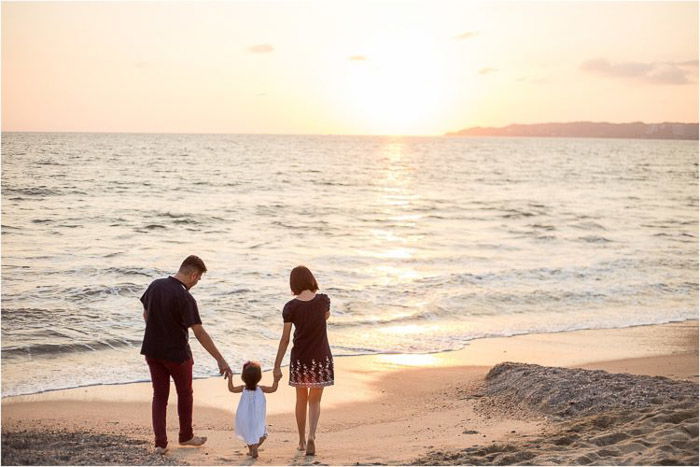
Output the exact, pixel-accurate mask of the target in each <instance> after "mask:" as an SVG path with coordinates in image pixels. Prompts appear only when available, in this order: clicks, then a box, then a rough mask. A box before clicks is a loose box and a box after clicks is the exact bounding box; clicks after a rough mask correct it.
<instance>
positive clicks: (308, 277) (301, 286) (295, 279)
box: [289, 266, 318, 295]
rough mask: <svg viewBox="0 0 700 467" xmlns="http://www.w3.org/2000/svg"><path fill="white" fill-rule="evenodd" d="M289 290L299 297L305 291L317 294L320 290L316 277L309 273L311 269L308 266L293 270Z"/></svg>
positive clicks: (290, 275)
mask: <svg viewBox="0 0 700 467" xmlns="http://www.w3.org/2000/svg"><path fill="white" fill-rule="evenodd" d="M289 288H290V289H292V293H293V294H294V295H299V294H300V293H301V292H302V291H304V290H310V291H312V292H316V291H317V290H318V283H317V282H316V278H315V277H314V275H313V274H311V271H309V268H307V267H306V266H297V267H295V268H294V269H292V272H291V274H289Z"/></svg>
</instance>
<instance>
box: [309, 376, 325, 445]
mask: <svg viewBox="0 0 700 467" xmlns="http://www.w3.org/2000/svg"><path fill="white" fill-rule="evenodd" d="M321 396H323V388H313V389H309V437H308V440H309V448H313V449H310V451H311V453H315V451H316V428H317V427H318V419H319V417H320V416H321ZM311 444H313V446H311ZM308 452H309V449H307V453H308Z"/></svg>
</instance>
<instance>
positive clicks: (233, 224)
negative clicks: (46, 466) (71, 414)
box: [2, 133, 698, 396]
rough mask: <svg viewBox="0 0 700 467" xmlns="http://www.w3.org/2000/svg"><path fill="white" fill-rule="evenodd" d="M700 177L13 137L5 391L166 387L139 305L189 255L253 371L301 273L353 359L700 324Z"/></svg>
mask: <svg viewBox="0 0 700 467" xmlns="http://www.w3.org/2000/svg"><path fill="white" fill-rule="evenodd" d="M697 182H698V145H697V142H696V141H661V140H623V139H565V138H551V139H541V138H447V137H371V136H275V135H178V134H79V133H73V134H65V133H64V134H59V133H53V134H51V133H4V134H3V135H2V394H3V396H10V395H16V394H25V393H34V392H40V391H46V390H52V389H59V388H67V387H75V386H81V385H93V384H110V383H125V382H133V381H144V380H148V379H149V374H148V369H147V366H146V365H145V363H144V360H143V357H142V356H141V355H140V354H139V349H140V343H141V339H142V337H143V331H144V322H143V317H142V306H141V304H140V302H139V297H140V296H141V294H142V293H143V291H144V290H145V289H146V287H147V286H148V284H149V283H150V282H151V281H152V280H154V279H157V278H160V277H165V276H167V275H169V274H173V273H174V272H175V271H176V270H177V267H178V266H179V264H180V262H181V261H182V260H183V259H184V258H185V257H186V256H187V255H189V254H196V255H199V256H200V257H201V258H202V259H203V260H204V261H205V263H206V265H207V267H208V268H209V272H207V273H206V274H205V275H204V278H203V279H202V281H201V282H200V283H199V284H198V285H197V286H196V287H195V288H193V289H192V291H191V292H192V294H193V296H194V297H195V298H196V299H197V302H198V304H199V309H200V315H201V317H202V321H203V323H204V326H205V328H206V329H207V331H208V332H209V333H210V334H211V335H212V337H213V339H214V341H215V342H216V345H217V346H218V348H219V349H220V350H221V352H222V353H223V354H224V356H225V357H226V358H227V360H228V362H229V363H230V364H231V366H232V367H233V368H234V370H239V369H240V368H239V367H240V366H241V364H242V362H244V361H246V360H259V361H261V362H262V364H263V366H264V367H267V368H269V367H270V366H271V365H272V363H273V361H274V358H275V353H276V350H277V344H278V339H279V337H280V334H281V330H282V316H281V310H282V307H283V305H284V303H285V302H286V301H287V300H289V299H291V298H292V296H291V295H290V291H289V282H288V280H289V272H290V270H291V269H292V268H293V267H294V266H297V265H299V264H304V265H307V266H308V267H310V268H311V270H312V271H313V272H314V274H315V275H316V277H317V279H318V282H319V285H320V287H321V290H322V291H323V292H324V293H327V294H328V295H329V296H330V297H331V312H332V316H331V318H330V320H329V322H328V326H329V339H330V342H331V347H332V350H333V353H334V355H336V356H341V355H356V354H372V353H396V352H401V353H424V352H435V351H443V350H452V349H459V348H462V347H464V346H465V345H468V344H469V342H470V341H471V340H473V339H477V338H481V337H486V336H510V335H516V334H525V333H535V332H556V331H564V330H574V329H598V328H618V327H627V326H633V325H640V324H650V323H664V322H670V321H679V320H685V319H690V318H697V315H698V185H697ZM191 346H192V349H193V352H194V359H195V376H196V377H205V376H210V375H214V374H217V368H216V363H215V362H214V360H213V359H212V358H211V357H210V356H209V355H208V354H207V353H206V352H205V351H204V350H203V349H202V348H201V346H200V345H199V344H198V343H197V342H196V340H195V339H194V338H192V340H191Z"/></svg>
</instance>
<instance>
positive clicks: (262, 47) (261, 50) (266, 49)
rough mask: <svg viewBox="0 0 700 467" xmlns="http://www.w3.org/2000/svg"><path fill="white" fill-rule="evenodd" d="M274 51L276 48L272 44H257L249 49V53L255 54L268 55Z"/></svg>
mask: <svg viewBox="0 0 700 467" xmlns="http://www.w3.org/2000/svg"><path fill="white" fill-rule="evenodd" d="M273 50H275V48H274V47H272V46H271V45H270V44H257V45H253V46H250V47H248V51H249V52H252V53H254V54H266V53H270V52H272V51H273Z"/></svg>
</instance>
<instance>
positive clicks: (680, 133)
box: [446, 122, 698, 140]
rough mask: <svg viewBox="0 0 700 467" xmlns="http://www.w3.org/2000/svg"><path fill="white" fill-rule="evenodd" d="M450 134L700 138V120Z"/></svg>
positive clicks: (509, 128) (527, 127) (546, 125)
mask: <svg viewBox="0 0 700 467" xmlns="http://www.w3.org/2000/svg"><path fill="white" fill-rule="evenodd" d="M446 136H538V137H550V136H553V137H569V138H640V139H695V140H696V139H698V124H697V123H673V122H664V123H642V122H632V123H606V122H570V123H535V124H532V125H518V124H515V125H508V126H506V127H502V128H487V127H474V128H466V129H464V130H459V131H455V132H450V133H446Z"/></svg>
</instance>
